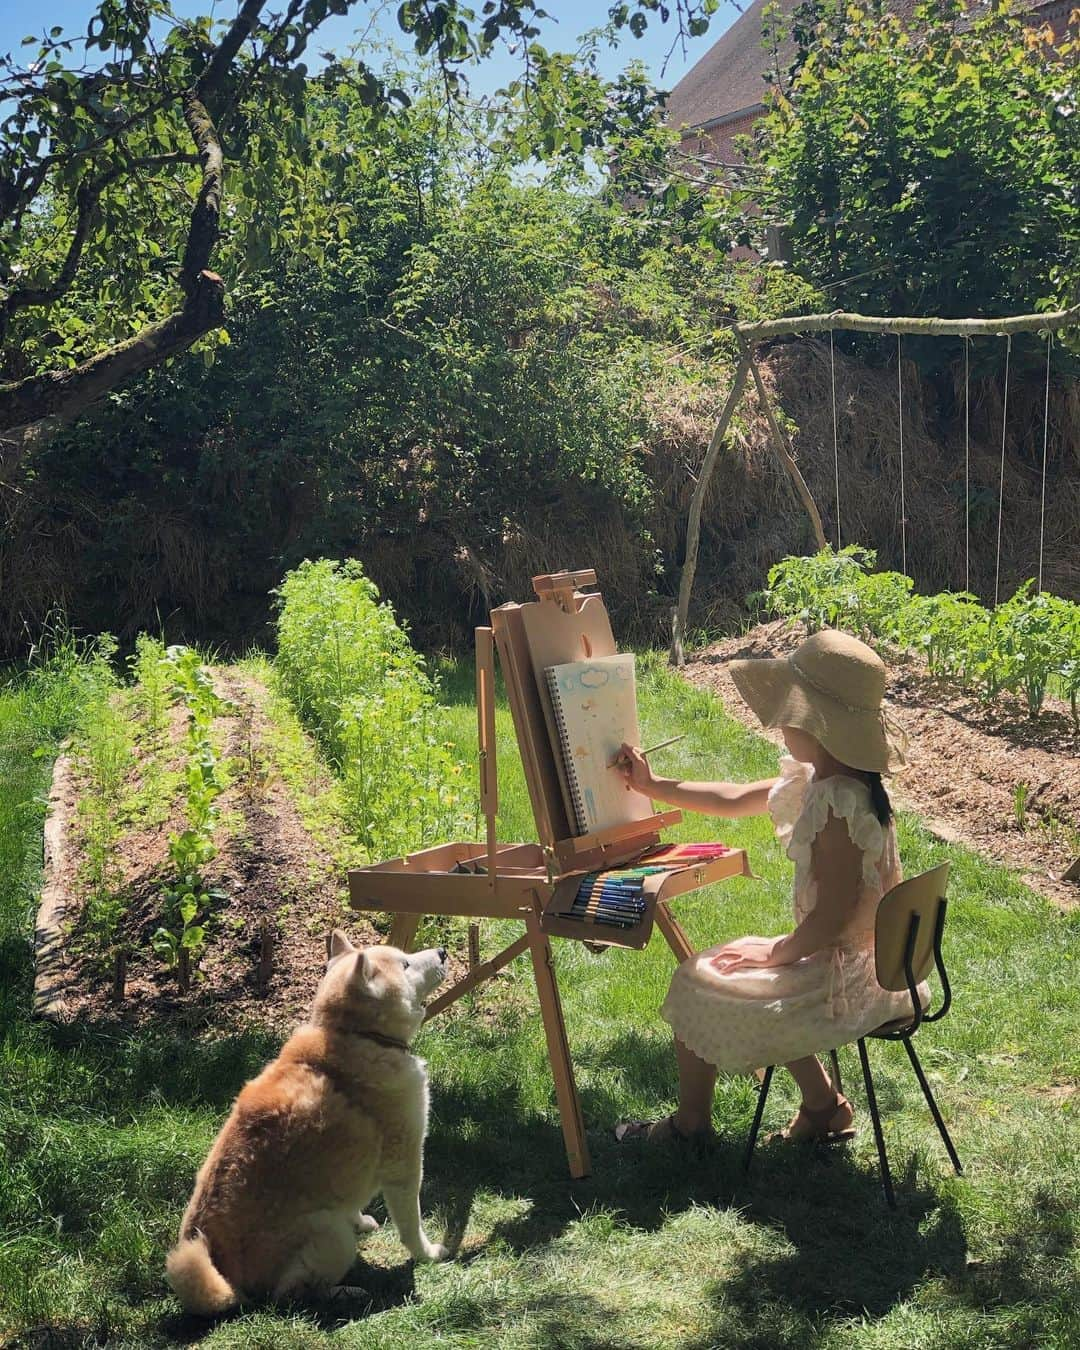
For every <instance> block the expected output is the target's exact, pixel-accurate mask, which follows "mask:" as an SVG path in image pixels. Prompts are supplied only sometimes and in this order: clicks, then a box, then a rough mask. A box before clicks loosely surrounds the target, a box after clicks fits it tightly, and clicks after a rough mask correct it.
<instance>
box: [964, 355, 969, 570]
mask: <svg viewBox="0 0 1080 1350" xmlns="http://www.w3.org/2000/svg"><path fill="white" fill-rule="evenodd" d="M970 357H971V339H970V338H964V590H965V591H970V590H971V361H970Z"/></svg>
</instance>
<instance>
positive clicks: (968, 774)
mask: <svg viewBox="0 0 1080 1350" xmlns="http://www.w3.org/2000/svg"><path fill="white" fill-rule="evenodd" d="M805 636H806V630H805V628H804V627H803V626H802V625H801V624H799V623H792V622H791V621H789V620H786V619H778V620H776V621H774V622H772V623H765V624H760V625H758V626H757V627H756V628H753V629H751V630H750V631H749V632H747V633H744V634H742V635H741V636H738V637H732V638H727V639H725V640H724V641H722V642H718V643H715V644H713V645H712V646H710V647H708V648H706V649H705V650H704V651H702V652H700V653H699V654H697V655H696V656H695V657H694V658H693V659H692V660H689V661H688V662H687V665H686V667H685V669H684V672H683V673H684V674H685V676H686V678H687V679H688V680H689V681H690V682H691V683H692V684H694V685H697V686H699V687H701V688H706V689H709V690H711V691H712V692H713V693H714V694H716V695H717V696H718V697H719V698H720V700H721V701H722V702H723V704H724V707H725V709H726V710H727V711H728V712H729V713H730V714H731V715H732V716H733V717H735V718H737V719H738V720H739V721H741V722H742V723H744V725H746V726H748V727H752V728H753V729H754V730H755V731H760V730H761V727H760V724H759V723H758V722H757V719H756V718H755V717H754V715H753V713H751V712H750V710H749V709H748V708H747V707H746V705H745V704H744V703H743V701H742V700H741V699H740V698H739V696H738V694H737V692H736V690H735V686H734V684H733V682H732V680H731V676H730V675H729V674H728V671H727V668H726V663H727V662H728V661H732V660H735V659H738V658H743V657H764V656H783V655H786V654H787V653H788V652H790V651H792V650H794V648H795V647H797V646H798V644H799V643H800V642H801V641H802V640H803V638H804V637H805ZM888 697H889V700H890V701H891V703H892V705H893V708H894V710H895V712H896V714H897V719H898V721H899V722H900V723H901V725H902V726H903V728H904V730H905V731H906V733H907V735H908V738H909V746H908V768H907V769H906V771H905V772H904V773H903V774H902V775H901V776H900V777H899V778H898V779H897V780H896V781H895V785H892V784H890V787H891V789H892V790H893V794H894V796H895V798H896V801H897V803H898V805H900V806H901V807H903V808H905V809H908V810H911V811H915V812H918V813H919V815H921V816H922V817H923V820H924V823H925V824H926V825H927V827H928V828H930V829H931V830H932V831H933V832H935V833H937V834H938V835H939V836H941V837H943V838H945V839H948V840H950V841H952V842H956V843H962V844H965V845H966V846H968V847H969V848H973V849H976V850H977V851H978V852H979V853H982V854H985V855H986V856H987V857H989V858H993V859H994V860H996V861H998V862H1001V863H1004V864H1006V865H1007V866H1009V867H1013V868H1016V869H1017V870H1018V871H1020V872H1021V873H1022V874H1023V878H1024V880H1025V881H1026V882H1027V883H1028V884H1029V885H1031V886H1032V887H1033V888H1034V889H1036V890H1038V891H1041V892H1042V893H1043V894H1044V895H1046V896H1048V897H1050V898H1051V899H1053V900H1054V901H1055V902H1056V903H1057V904H1058V905H1060V906H1061V907H1062V908H1063V909H1068V908H1072V907H1074V906H1076V904H1077V903H1078V902H1080V884H1078V883H1076V882H1072V881H1062V880H1061V877H1062V875H1063V874H1064V872H1065V870H1066V868H1068V867H1069V865H1070V863H1072V862H1073V861H1074V859H1075V858H1076V857H1077V854H1078V853H1080V744H1078V741H1077V736H1076V733H1075V730H1074V727H1073V722H1072V718H1071V716H1070V714H1069V708H1068V705H1067V704H1065V703H1061V702H1059V701H1056V700H1054V699H1047V700H1046V702H1045V704H1044V707H1043V711H1042V712H1041V714H1040V715H1039V717H1038V718H1037V719H1033V718H1031V717H1029V716H1028V714H1027V712H1026V710H1025V708H1024V705H1023V704H1022V703H1021V701H1020V700H1019V699H1016V698H1012V697H1009V696H1007V695H1002V696H1000V697H999V698H998V700H997V702H996V703H995V704H994V705H993V706H990V707H988V706H987V705H986V704H984V703H981V702H980V701H979V699H978V698H976V697H975V696H974V695H972V694H971V693H968V692H965V691H963V690H961V689H959V688H957V687H956V686H955V685H954V684H952V683H950V682H949V681H945V680H939V679H934V678H932V677H931V676H930V675H929V674H928V673H927V670H926V667H925V664H924V663H923V662H922V661H920V660H919V659H918V658H917V657H913V656H900V655H897V656H896V657H895V658H890V661H889V681H888ZM767 734H768V735H769V736H770V737H771V738H772V739H773V740H775V741H776V742H777V743H778V744H779V743H781V738H780V735H779V733H778V732H769V733H767Z"/></svg>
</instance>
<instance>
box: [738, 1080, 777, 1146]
mask: <svg viewBox="0 0 1080 1350" xmlns="http://www.w3.org/2000/svg"><path fill="white" fill-rule="evenodd" d="M772 1075H773V1065H771V1064H770V1065H769V1066H768V1068H767V1069H766V1070H765V1076H764V1077H763V1078H762V1080H761V1086H760V1087H759V1088H758V1099H757V1109H756V1110H755V1111H754V1123H753V1125H751V1126H750V1139H749V1141H748V1143H747V1145H746V1157H745V1158H744V1159H743V1172H749V1171H750V1160H751V1159H752V1158H753V1156H754V1145H755V1144H756V1143H757V1137H758V1131H759V1130H760V1129H761V1117H762V1116H763V1115H764V1114H765V1098H766V1097H767V1096H768V1095H769V1084H770V1083H771V1082H772Z"/></svg>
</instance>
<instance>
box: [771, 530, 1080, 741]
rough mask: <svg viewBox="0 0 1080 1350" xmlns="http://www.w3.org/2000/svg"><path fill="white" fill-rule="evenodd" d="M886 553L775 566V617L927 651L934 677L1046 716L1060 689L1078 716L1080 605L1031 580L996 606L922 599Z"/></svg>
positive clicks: (855, 551)
mask: <svg viewBox="0 0 1080 1350" xmlns="http://www.w3.org/2000/svg"><path fill="white" fill-rule="evenodd" d="M876 557H877V555H876V554H875V553H874V551H873V550H872V549H865V548H860V547H859V546H857V545H854V544H852V545H849V546H848V547H847V548H844V549H842V550H841V551H840V552H839V553H836V552H834V551H833V550H832V549H823V550H822V551H821V552H820V553H817V554H814V555H813V556H811V557H805V558H796V557H792V558H785V559H784V560H783V561H782V562H779V563H777V564H776V566H775V567H773V568H771V569H770V571H769V585H768V588H767V589H766V590H765V591H764V592H762V594H761V596H759V597H758V599H759V600H761V601H763V602H764V604H765V606H766V608H767V609H768V610H770V611H771V612H772V613H774V614H780V615H784V616H786V617H788V618H793V619H798V620H799V621H801V622H802V623H804V624H805V625H806V626H807V628H808V629H809V631H810V632H816V631H817V630H818V629H820V628H823V627H826V626H827V627H832V628H846V629H849V630H851V631H852V632H855V633H860V634H862V635H863V636H864V637H866V638H867V639H881V640H884V641H886V642H889V643H892V644H894V645H896V646H898V647H902V648H907V649H908V650H914V651H918V652H920V653H921V654H922V655H923V656H924V657H925V659H926V663H927V666H928V667H929V670H930V673H931V674H932V675H938V676H952V677H955V678H958V679H959V680H960V681H961V682H962V683H963V684H964V685H965V686H969V687H970V686H975V687H978V688H980V689H981V690H982V694H983V697H984V698H986V699H987V700H992V699H995V698H997V696H998V695H999V694H1000V693H1001V692H1002V691H1008V692H1010V693H1015V694H1020V695H1021V696H1022V697H1023V698H1024V700H1025V702H1026V703H1027V708H1028V711H1029V713H1030V714H1031V716H1032V717H1037V716H1038V714H1039V712H1040V710H1041V709H1042V705H1043V701H1044V699H1045V697H1046V694H1047V691H1048V689H1049V688H1050V686H1051V685H1053V686H1055V687H1056V688H1058V689H1059V690H1060V691H1061V692H1062V693H1063V694H1064V695H1065V697H1067V698H1068V699H1069V700H1070V702H1071V706H1072V712H1073V719H1074V721H1076V722H1077V726H1078V728H1080V719H1078V717H1077V694H1078V683H1080V682H1078V679H1077V671H1078V670H1080V605H1076V604H1073V603H1072V602H1071V601H1069V600H1064V599H1062V598H1061V597H1060V596H1056V595H1049V594H1047V593H1045V592H1042V593H1039V594H1033V593H1032V586H1033V584H1034V583H1033V582H1031V581H1027V582H1025V583H1024V585H1023V586H1021V587H1020V588H1019V589H1018V590H1017V592H1016V594H1015V595H1013V596H1012V598H1011V599H1009V600H1007V601H1006V602H1005V603H1004V604H1001V605H999V606H997V608H996V609H993V610H987V609H985V608H984V607H983V606H982V605H981V604H980V603H979V601H978V600H977V599H976V598H975V596H973V595H966V594H963V593H960V594H954V593H952V592H948V591H945V592H942V593H941V594H940V595H914V594H912V589H911V587H912V583H911V580H910V578H909V577H905V576H902V575H901V574H900V573H897V572H876V573H875V572H871V571H870V568H872V567H873V565H874V563H875V561H876Z"/></svg>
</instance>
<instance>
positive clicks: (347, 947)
mask: <svg viewBox="0 0 1080 1350" xmlns="http://www.w3.org/2000/svg"><path fill="white" fill-rule="evenodd" d="M352 950H353V945H352V943H351V942H350V941H349V939H348V938H347V937H346V935H345V934H344V933H343V932H342V931H341V929H340V928H335V929H334V931H333V932H332V933H331V934H330V936H329V937H328V938H327V939H326V959H327V961H332V960H333V959H334V957H335V956H343V955H344V954H345V953H346V952H351V951H352Z"/></svg>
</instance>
